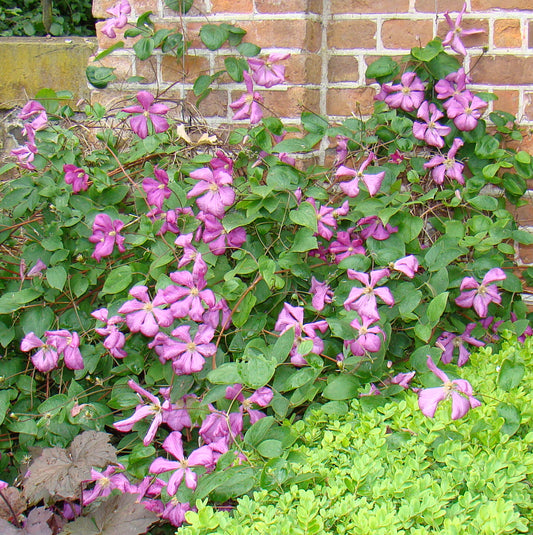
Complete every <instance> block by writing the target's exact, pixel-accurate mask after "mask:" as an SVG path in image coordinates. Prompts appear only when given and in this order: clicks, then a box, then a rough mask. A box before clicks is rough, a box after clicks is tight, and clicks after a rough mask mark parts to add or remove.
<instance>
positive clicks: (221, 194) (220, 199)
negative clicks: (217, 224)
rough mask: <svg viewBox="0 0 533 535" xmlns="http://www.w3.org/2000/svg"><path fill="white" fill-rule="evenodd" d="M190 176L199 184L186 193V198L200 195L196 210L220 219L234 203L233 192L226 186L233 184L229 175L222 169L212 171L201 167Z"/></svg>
mask: <svg viewBox="0 0 533 535" xmlns="http://www.w3.org/2000/svg"><path fill="white" fill-rule="evenodd" d="M190 176H191V178H194V179H195V180H198V181H199V182H198V183H197V184H196V185H195V186H194V187H193V188H192V190H191V191H189V193H187V198H188V199H190V198H191V197H198V195H201V197H198V199H196V204H197V205H198V208H200V210H203V211H204V212H206V213H208V214H212V215H214V216H215V217H218V218H219V219H222V218H223V217H224V213H225V210H226V207H227V206H231V205H232V204H233V203H234V202H235V192H234V191H233V188H232V187H231V186H229V185H228V184H231V183H232V182H233V179H232V178H231V175H230V173H228V171H227V170H226V169H224V168H217V169H215V170H212V169H209V167H203V168H202V169H197V170H196V171H193V172H192V173H191V174H190Z"/></svg>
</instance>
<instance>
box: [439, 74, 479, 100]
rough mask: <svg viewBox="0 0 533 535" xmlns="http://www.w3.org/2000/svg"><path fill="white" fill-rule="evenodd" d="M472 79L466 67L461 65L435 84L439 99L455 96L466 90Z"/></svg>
mask: <svg viewBox="0 0 533 535" xmlns="http://www.w3.org/2000/svg"><path fill="white" fill-rule="evenodd" d="M471 81H472V80H471V79H470V78H469V77H468V76H467V75H466V73H465V70H464V68H463V67H461V68H460V69H458V70H457V72H451V73H450V74H448V75H447V76H446V77H445V78H442V79H441V80H439V81H438V82H437V83H436V84H435V91H436V92H437V98H438V99H439V100H444V99H447V98H455V97H456V96H457V95H461V94H462V93H463V92H464V91H465V90H466V84H467V83H470V82H471ZM445 107H446V106H445Z"/></svg>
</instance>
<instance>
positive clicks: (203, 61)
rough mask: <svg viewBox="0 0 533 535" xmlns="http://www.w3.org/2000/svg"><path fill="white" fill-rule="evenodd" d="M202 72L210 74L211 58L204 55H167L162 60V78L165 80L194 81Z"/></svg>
mask: <svg viewBox="0 0 533 535" xmlns="http://www.w3.org/2000/svg"><path fill="white" fill-rule="evenodd" d="M201 74H209V59H208V58H206V57H204V56H184V57H183V58H178V59H176V56H170V55H166V56H163V58H162V60H161V79H162V80H163V82H171V83H172V82H187V83H194V81H195V80H196V78H197V77H198V76H200V75H201Z"/></svg>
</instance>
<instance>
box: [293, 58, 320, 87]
mask: <svg viewBox="0 0 533 535" xmlns="http://www.w3.org/2000/svg"><path fill="white" fill-rule="evenodd" d="M283 64H284V65H285V66H286V69H285V79H286V80H287V82H288V83H290V84H303V83H307V84H319V83H320V81H321V79H322V59H321V58H320V56H317V55H316V54H292V55H291V57H290V58H287V59H286V60H285V61H284V62H283Z"/></svg>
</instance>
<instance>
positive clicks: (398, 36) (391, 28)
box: [381, 19, 433, 49]
mask: <svg viewBox="0 0 533 535" xmlns="http://www.w3.org/2000/svg"><path fill="white" fill-rule="evenodd" d="M432 37H433V23H432V21H430V20H414V19H413V20H406V19H390V20H386V21H385V22H383V26H382V29H381V40H382V42H383V46H384V47H385V48H396V49H398V48H406V49H407V48H412V47H414V46H425V45H426V43H427V42H428V41H431V39H432Z"/></svg>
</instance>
